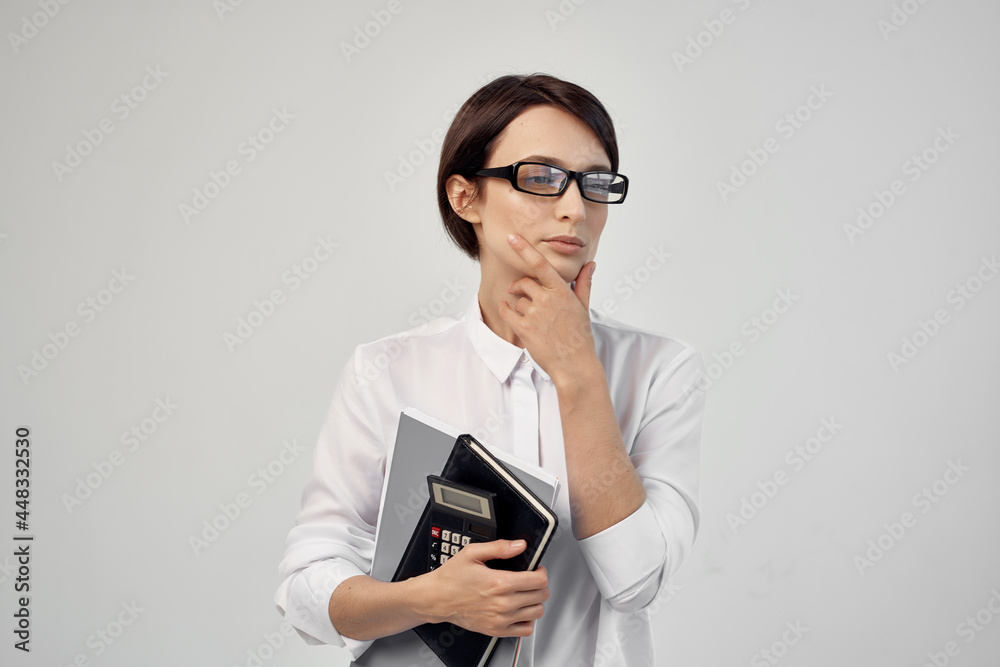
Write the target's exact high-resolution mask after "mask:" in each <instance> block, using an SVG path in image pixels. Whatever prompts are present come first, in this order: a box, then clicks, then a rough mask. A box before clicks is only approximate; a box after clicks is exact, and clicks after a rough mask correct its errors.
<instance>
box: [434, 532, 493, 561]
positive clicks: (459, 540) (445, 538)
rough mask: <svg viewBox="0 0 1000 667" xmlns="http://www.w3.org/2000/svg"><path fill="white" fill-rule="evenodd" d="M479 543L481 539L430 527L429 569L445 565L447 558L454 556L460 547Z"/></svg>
mask: <svg viewBox="0 0 1000 667" xmlns="http://www.w3.org/2000/svg"><path fill="white" fill-rule="evenodd" d="M479 541H482V538H480V537H477V536H473V535H464V534H462V533H460V532H459V531H457V530H445V529H442V528H440V527H438V526H432V527H431V548H430V558H429V563H428V566H429V568H430V569H431V570H434V569H437V568H438V567H440V566H442V565H444V564H445V563H447V562H448V559H449V558H452V557H454V556H456V555H457V554H458V552H459V551H461V550H462V547H465V546H467V545H469V544H472V543H473V542H479Z"/></svg>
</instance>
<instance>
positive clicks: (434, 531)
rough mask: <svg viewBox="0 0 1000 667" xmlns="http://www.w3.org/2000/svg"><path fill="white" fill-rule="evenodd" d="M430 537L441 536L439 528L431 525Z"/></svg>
mask: <svg viewBox="0 0 1000 667" xmlns="http://www.w3.org/2000/svg"><path fill="white" fill-rule="evenodd" d="M431 537H441V529H440V528H438V527H437V526H432V527H431Z"/></svg>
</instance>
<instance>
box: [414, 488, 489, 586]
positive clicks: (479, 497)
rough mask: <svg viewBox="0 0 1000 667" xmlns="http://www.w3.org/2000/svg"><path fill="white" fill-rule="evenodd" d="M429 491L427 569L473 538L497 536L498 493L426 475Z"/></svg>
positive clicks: (472, 540) (475, 539) (442, 561)
mask: <svg viewBox="0 0 1000 667" xmlns="http://www.w3.org/2000/svg"><path fill="white" fill-rule="evenodd" d="M427 487H428V490H429V491H430V541H429V544H430V547H429V548H428V553H427V571H428V572H430V571H431V570H434V569H437V568H438V567H440V566H442V565H444V564H445V563H447V562H448V559H449V558H451V557H452V556H454V555H456V554H457V553H458V552H459V551H460V550H461V549H462V547H464V546H466V545H467V544H472V543H473V542H489V541H492V540H495V539H496V535H497V521H496V514H495V513H494V508H493V499H494V498H495V497H496V494H495V493H491V492H489V491H483V490H482V489H477V488H474V487H471V486H466V485H464V484H456V483H455V482H452V481H449V480H447V479H444V478H442V477H438V476H437V475H428V476H427Z"/></svg>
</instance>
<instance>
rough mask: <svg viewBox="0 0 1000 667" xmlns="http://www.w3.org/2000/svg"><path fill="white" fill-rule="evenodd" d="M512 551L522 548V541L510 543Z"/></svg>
mask: <svg viewBox="0 0 1000 667" xmlns="http://www.w3.org/2000/svg"><path fill="white" fill-rule="evenodd" d="M510 546H511V548H512V549H520V548H521V547H523V546H524V540H514V541H513V542H511V543H510Z"/></svg>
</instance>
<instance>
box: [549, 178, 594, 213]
mask: <svg viewBox="0 0 1000 667" xmlns="http://www.w3.org/2000/svg"><path fill="white" fill-rule="evenodd" d="M555 199H556V215H557V216H558V217H559V219H560V220H572V221H574V222H580V221H582V220H583V219H584V218H585V217H586V215H587V209H586V204H585V202H586V200H585V199H584V198H583V193H581V192H580V184H579V183H578V182H577V180H576V179H575V178H572V179H570V182H569V185H567V186H566V189H565V190H563V191H562V194H561V195H559V196H558V197H556V198H555Z"/></svg>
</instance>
